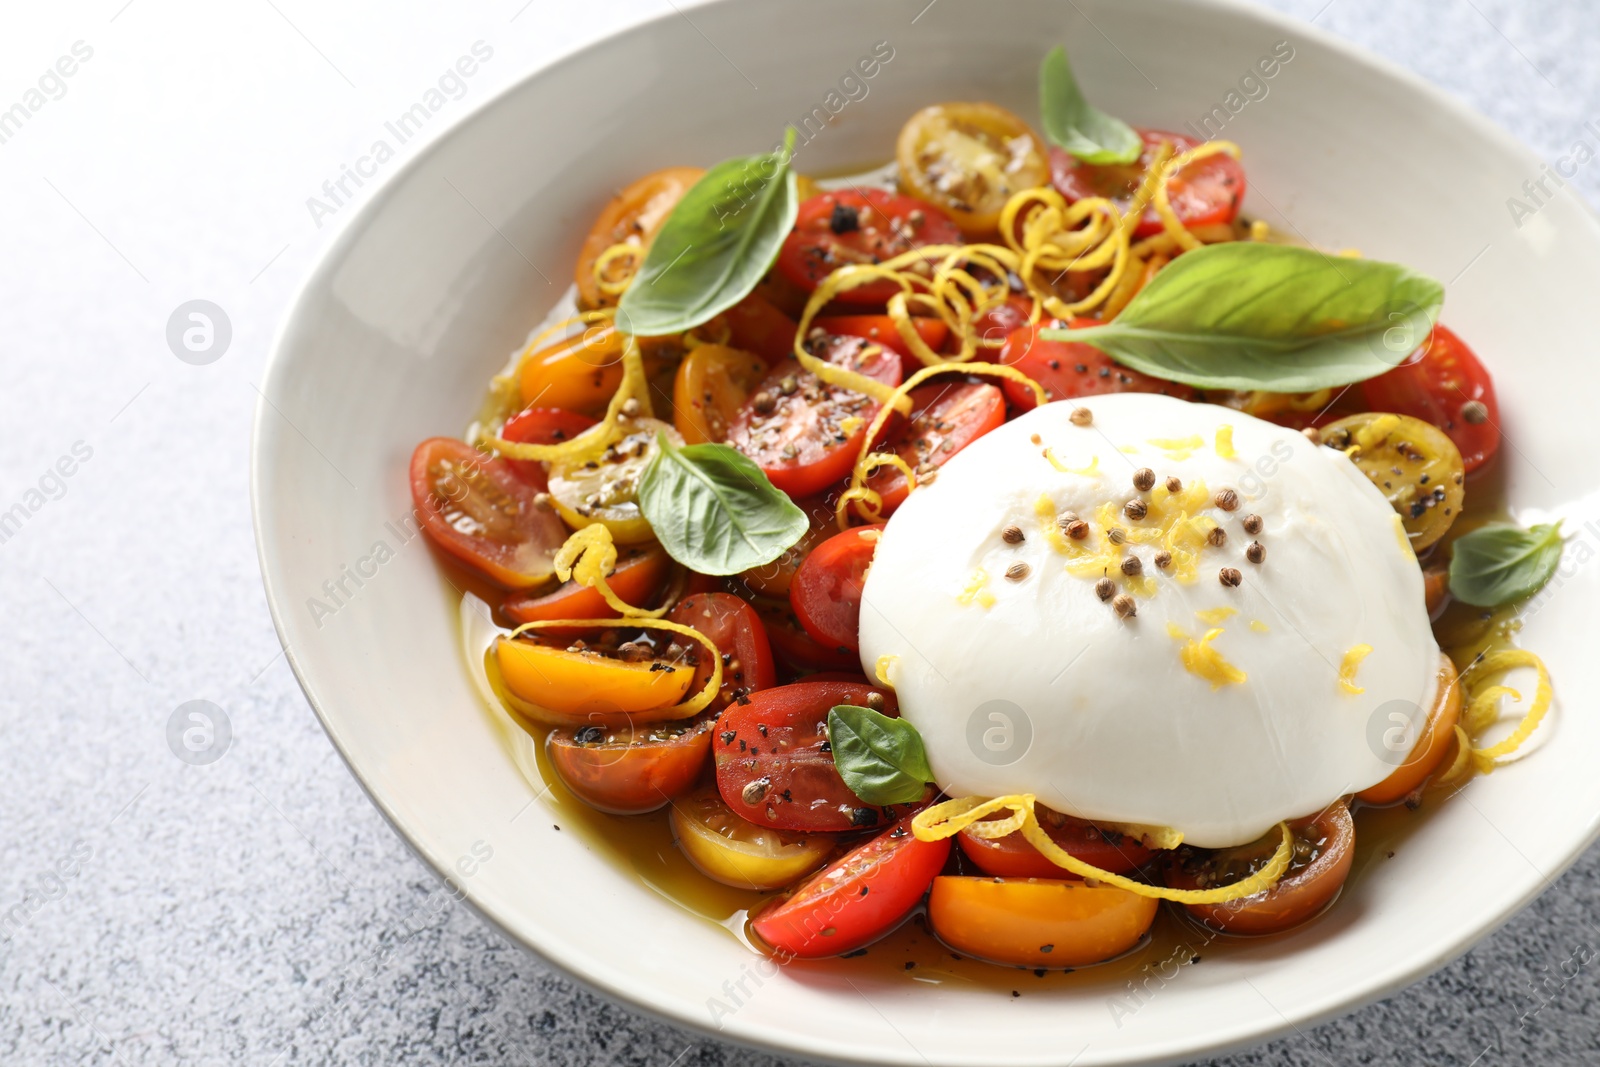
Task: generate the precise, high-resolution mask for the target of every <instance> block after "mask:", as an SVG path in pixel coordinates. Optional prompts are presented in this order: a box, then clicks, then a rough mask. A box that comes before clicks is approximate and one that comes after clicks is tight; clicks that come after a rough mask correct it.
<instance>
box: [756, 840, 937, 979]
mask: <svg viewBox="0 0 1600 1067" xmlns="http://www.w3.org/2000/svg"><path fill="white" fill-rule="evenodd" d="M949 856H950V839H949V838H945V839H944V840H942V841H918V840H917V838H916V836H915V835H913V834H912V832H911V819H910V817H907V818H905V819H902V820H901V821H900V822H898V823H896V824H895V825H894V826H893V827H892V828H891V829H888V830H885V831H884V832H883V833H881V834H879V835H878V836H877V837H875V838H873V839H872V840H871V841H868V842H867V843H866V844H864V845H861V846H860V847H858V848H856V849H854V850H853V851H851V852H849V853H847V854H845V856H844V857H843V858H841V859H839V860H836V861H835V862H834V863H832V864H830V865H828V866H827V867H825V868H823V869H822V870H821V871H819V872H817V873H816V874H814V875H812V876H811V877H810V878H809V879H808V880H807V881H805V882H803V883H801V885H800V887H799V888H797V889H796V890H795V891H794V892H793V893H791V894H790V895H789V896H788V897H787V898H783V899H780V900H778V901H777V902H775V903H774V904H772V905H771V906H769V907H767V908H765V909H763V910H762V911H760V912H759V913H757V914H756V915H755V916H754V917H753V918H752V919H751V920H750V925H751V927H752V928H754V930H755V932H756V935H757V936H759V937H760V938H761V940H762V941H764V942H766V943H767V944H768V945H769V946H771V948H772V949H773V951H774V952H776V953H778V954H779V955H780V956H796V957H800V958H802V959H816V958H819V957H822V956H837V955H839V954H840V953H843V952H850V951H852V950H854V949H858V948H860V947H861V946H862V945H865V944H867V943H869V942H871V941H874V940H876V939H877V938H879V937H881V936H882V935H883V934H886V933H888V932H889V931H890V930H891V929H893V928H894V926H895V925H896V924H897V923H898V922H899V921H900V920H901V919H903V918H905V916H906V914H907V913H908V912H910V911H911V909H912V908H914V907H916V904H917V902H918V901H919V900H921V899H922V894H924V893H925V892H927V890H928V886H930V885H932V884H933V879H934V876H935V875H937V874H938V873H939V871H940V870H941V869H942V868H943V867H944V863H945V860H946V859H948V858H949Z"/></svg>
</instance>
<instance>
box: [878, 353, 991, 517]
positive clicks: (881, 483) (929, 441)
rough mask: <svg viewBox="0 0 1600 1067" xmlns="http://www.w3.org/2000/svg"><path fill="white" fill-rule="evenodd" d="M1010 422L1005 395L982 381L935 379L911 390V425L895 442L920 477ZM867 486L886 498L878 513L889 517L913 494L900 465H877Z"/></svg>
mask: <svg viewBox="0 0 1600 1067" xmlns="http://www.w3.org/2000/svg"><path fill="white" fill-rule="evenodd" d="M1005 421H1006V398H1005V394H1004V393H1002V392H1001V391H1000V390H999V389H997V388H995V387H994V386H992V385H985V384H984V383H982V382H962V381H957V380H955V379H954V378H947V379H945V380H944V381H939V380H938V379H935V380H933V381H931V382H929V383H928V384H927V385H919V386H918V387H917V388H915V389H913V390H911V421H910V422H909V423H907V424H906V427H905V429H904V430H902V431H901V432H900V433H899V434H898V435H897V440H895V441H894V450H895V452H896V453H898V454H899V456H900V458H901V459H903V460H905V461H906V463H907V464H908V465H909V466H910V467H911V469H912V470H913V471H917V472H918V474H917V477H918V478H919V479H920V478H924V477H926V476H927V475H928V474H930V473H931V472H932V471H935V470H937V469H938V468H940V467H942V466H944V465H945V464H946V463H948V462H949V461H950V457H951V456H954V455H955V454H956V453H957V452H959V451H961V450H962V449H963V448H966V447H967V446H968V445H970V444H971V443H972V442H974V441H976V440H977V439H978V438H980V437H982V436H983V435H984V434H986V433H988V432H989V431H990V430H993V429H997V428H998V427H999V426H1000V425H1001V424H1002V423H1003V422H1005ZM867 488H868V489H871V490H873V491H875V492H876V493H877V494H878V495H879V496H880V497H882V498H883V503H882V505H881V507H880V510H879V513H880V515H881V516H882V517H884V518H887V517H888V516H889V515H891V514H893V513H894V510H895V509H896V508H898V507H899V506H900V505H901V503H902V502H904V501H905V498H906V496H907V495H908V494H909V493H910V492H911V486H910V483H909V482H907V481H906V476H905V475H904V474H902V473H900V470H899V468H897V467H879V468H878V469H877V470H875V471H873V472H872V473H871V474H870V475H868V476H867Z"/></svg>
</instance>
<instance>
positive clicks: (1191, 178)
mask: <svg viewBox="0 0 1600 1067" xmlns="http://www.w3.org/2000/svg"><path fill="white" fill-rule="evenodd" d="M1139 136H1140V138H1142V139H1143V140H1144V145H1145V148H1144V152H1143V154H1141V155H1140V156H1139V161H1138V162H1137V163H1106V164H1098V165H1097V164H1093V163H1083V162H1081V161H1079V160H1078V159H1077V157H1075V156H1073V155H1072V154H1071V153H1070V152H1068V151H1066V149H1063V148H1051V149H1050V176H1051V180H1052V181H1053V182H1054V184H1055V187H1056V189H1057V190H1058V191H1059V192H1060V193H1061V195H1062V196H1064V197H1066V199H1067V202H1068V203H1074V202H1076V201H1078V200H1082V199H1083V198H1085V197H1089V196H1103V197H1106V198H1107V199H1109V200H1111V201H1113V202H1114V203H1115V204H1116V205H1117V208H1118V209H1119V210H1122V211H1127V210H1128V206H1129V205H1130V204H1131V203H1133V194H1134V193H1135V192H1136V191H1137V190H1138V188H1139V183H1140V182H1141V181H1143V180H1144V174H1145V170H1146V169H1147V168H1148V167H1149V166H1150V163H1151V161H1152V160H1153V159H1154V157H1155V149H1156V146H1158V145H1159V144H1160V143H1161V142H1162V141H1167V142H1170V143H1171V145H1172V154H1173V155H1180V154H1182V153H1184V152H1187V151H1188V150H1189V149H1191V148H1194V147H1195V146H1196V145H1198V144H1199V143H1200V142H1199V141H1196V140H1195V139H1194V138H1193V137H1185V136H1184V135H1183V134H1181V133H1167V132H1166V131H1164V130H1140V131H1139ZM1244 191H1245V180H1244V168H1243V167H1242V166H1240V165H1239V161H1238V160H1237V159H1234V158H1233V157H1232V156H1229V155H1224V154H1222V153H1220V152H1219V153H1217V154H1216V155H1214V156H1207V157H1205V158H1204V159H1198V160H1195V161H1194V162H1193V163H1191V164H1189V165H1188V166H1187V167H1184V168H1183V170H1181V171H1179V172H1178V173H1177V174H1175V175H1173V176H1172V177H1171V178H1169V179H1168V180H1167V198H1168V199H1169V200H1170V201H1171V202H1172V210H1173V211H1174V212H1175V213H1176V214H1177V216H1178V220H1179V221H1180V222H1182V223H1183V224H1184V226H1186V227H1189V228H1191V229H1192V228H1193V227H1195V226H1209V225H1214V224H1217V223H1227V222H1232V221H1233V219H1234V216H1236V215H1238V214H1239V203H1240V201H1242V200H1243V199H1244ZM1160 232H1161V216H1159V215H1157V214H1156V209H1155V208H1154V207H1147V208H1145V211H1144V216H1143V217H1142V218H1141V219H1140V220H1139V228H1138V229H1137V230H1135V231H1134V235H1135V236H1136V237H1152V236H1154V235H1156V234H1158V233H1160Z"/></svg>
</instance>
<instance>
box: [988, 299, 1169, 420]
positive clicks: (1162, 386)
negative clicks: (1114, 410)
mask: <svg viewBox="0 0 1600 1067" xmlns="http://www.w3.org/2000/svg"><path fill="white" fill-rule="evenodd" d="M1061 325H1062V324H1061V323H1060V322H1057V321H1055V320H1051V319H1045V320H1041V321H1040V322H1039V323H1038V324H1037V325H1032V326H1024V327H1022V328H1021V329H1020V330H1017V331H1015V332H1014V333H1012V334H1011V336H1010V337H1007V338H1006V343H1005V345H1004V346H1003V347H1002V348H1001V349H1000V356H999V360H998V362H1000V363H1003V364H1005V365H1007V366H1011V367H1015V368H1016V369H1017V370H1019V371H1021V372H1022V373H1023V374H1026V375H1027V376H1028V377H1030V378H1032V379H1033V380H1034V381H1036V382H1038V383H1039V384H1040V385H1042V386H1044V391H1045V395H1046V396H1047V397H1049V398H1050V399H1051V400H1068V399H1071V398H1073V397H1080V396H1096V395H1098V394H1100V393H1163V394H1165V395H1167V396H1176V397H1181V398H1183V399H1185V400H1199V399H1200V391H1199V390H1198V389H1194V388H1191V387H1190V386H1187V385H1179V384H1178V383H1177V382H1168V381H1163V380H1161V379H1160V378H1152V377H1151V376H1150V375H1148V374H1141V373H1140V372H1139V371H1136V370H1134V369H1132V368H1131V367H1124V366H1123V365H1122V364H1120V363H1118V362H1116V361H1115V360H1113V359H1112V358H1111V357H1110V356H1108V355H1106V354H1105V353H1104V352H1102V351H1100V350H1099V349H1098V348H1095V347H1093V346H1092V345H1086V344H1083V343H1081V342H1078V341H1052V340H1050V339H1049V338H1046V337H1040V336H1039V331H1040V330H1054V329H1059V328H1060V327H1061ZM1088 325H1092V323H1091V322H1090V320H1088V319H1075V320H1074V321H1073V326H1075V327H1076V326H1088ZM1003 388H1004V389H1005V392H1006V399H1007V400H1009V401H1011V403H1012V404H1014V405H1016V407H1017V408H1018V409H1019V410H1021V411H1032V410H1033V408H1034V404H1035V400H1034V395H1033V390H1032V389H1030V388H1028V387H1027V386H1026V385H1023V384H1022V383H1021V382H1013V381H1009V380H1008V381H1007V382H1006V383H1005V384H1004V386H1003Z"/></svg>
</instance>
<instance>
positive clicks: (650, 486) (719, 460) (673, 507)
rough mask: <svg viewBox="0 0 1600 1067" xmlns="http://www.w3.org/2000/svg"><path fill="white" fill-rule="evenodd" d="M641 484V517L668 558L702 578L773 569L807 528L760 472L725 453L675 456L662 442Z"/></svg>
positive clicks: (662, 439) (723, 449)
mask: <svg viewBox="0 0 1600 1067" xmlns="http://www.w3.org/2000/svg"><path fill="white" fill-rule="evenodd" d="M656 444H657V447H658V449H659V450H658V451H657V453H656V456H655V458H654V459H652V460H651V461H650V465H649V466H647V467H646V468H645V469H644V474H643V475H642V476H641V477H640V479H639V491H638V499H639V510H640V511H642V512H643V513H644V517H645V518H646V519H648V520H649V521H650V526H651V528H652V529H653V530H655V534H656V539H657V540H658V541H660V542H661V547H662V548H665V549H666V550H667V555H669V556H671V557H672V558H673V559H675V560H677V561H678V562H679V563H682V564H683V565H684V566H686V567H690V568H692V569H694V570H697V571H699V572H700V573H701V574H738V573H739V572H740V571H743V570H749V569H750V568H751V567H759V566H761V565H762V564H763V563H771V562H772V561H773V560H775V559H777V558H778V557H779V556H781V555H783V554H784V553H785V552H786V551H788V550H789V549H790V548H791V547H792V546H793V545H794V544H795V542H797V541H799V540H800V538H801V537H803V536H804V535H805V532H806V530H807V529H809V528H810V523H809V522H808V521H807V519H806V513H805V512H804V511H801V510H800V509H799V508H798V507H796V506H795V503H794V501H792V500H790V499H789V497H788V496H787V495H786V494H784V493H782V492H780V491H779V490H778V489H776V488H774V487H773V484H772V483H771V482H769V481H767V476H766V475H765V474H763V473H762V472H761V468H760V467H758V466H756V465H755V464H754V463H752V462H750V459H749V457H747V456H746V455H745V454H744V453H742V452H740V451H738V450H737V449H734V448H730V447H729V446H728V445H717V444H702V445H689V446H688V447H687V448H674V447H673V446H672V444H671V442H669V441H668V440H667V439H666V435H664V434H658V435H657V437H656Z"/></svg>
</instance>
